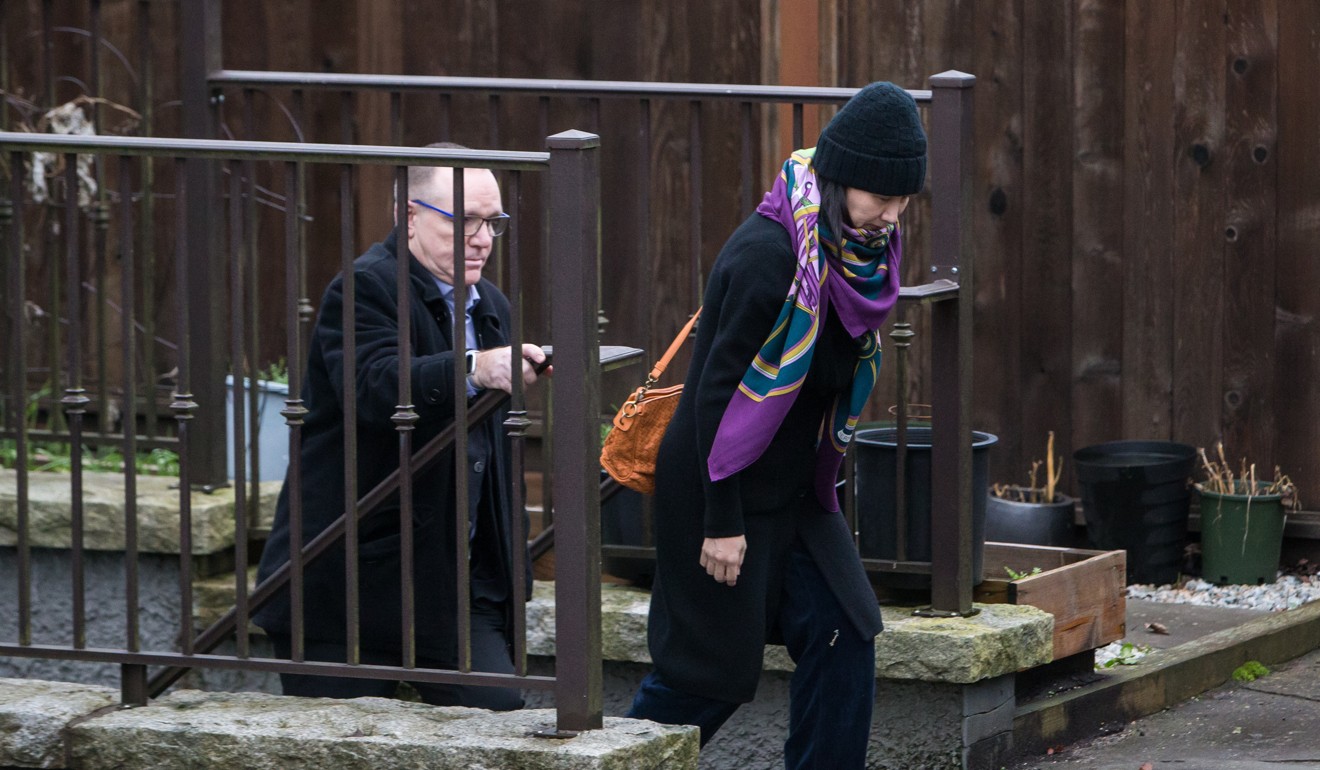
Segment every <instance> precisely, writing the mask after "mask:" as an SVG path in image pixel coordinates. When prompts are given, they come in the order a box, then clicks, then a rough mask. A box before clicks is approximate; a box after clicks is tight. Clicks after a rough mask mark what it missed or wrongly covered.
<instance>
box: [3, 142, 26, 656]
mask: <svg viewBox="0 0 1320 770" xmlns="http://www.w3.org/2000/svg"><path fill="white" fill-rule="evenodd" d="M9 204H10V206H11V207H12V208H11V213H10V217H11V218H10V224H9V258H8V260H7V261H8V265H7V270H6V277H7V280H8V287H7V288H8V289H9V293H10V294H9V302H8V305H9V307H8V313H9V317H10V321H11V323H10V324H9V339H10V341H11V346H12V347H11V351H12V352H11V354H10V356H9V361H10V363H11V367H10V369H9V378H10V386H9V392H10V393H11V394H12V398H13V401H12V402H11V403H12V404H13V409H11V410H10V411H11V412H12V413H13V416H12V419H13V423H14V450H15V457H14V475H15V476H16V481H17V484H16V486H17V487H18V489H17V490H16V491H17V493H18V500H17V511H16V512H15V518H16V524H17V526H18V543H17V547H18V643H19V644H22V645H25V646H26V645H29V644H32V546H31V542H30V533H29V532H28V514H29V509H30V506H31V501H30V500H29V499H28V467H27V466H28V446H27V432H28V425H27V419H26V416H25V410H24V406H25V405H26V404H27V387H26V385H27V383H26V376H27V334H28V324H27V302H26V297H25V294H26V292H25V285H26V281H27V270H25V269H24V268H25V266H26V263H27V255H26V254H24V253H23V153H21V152H11V153H10V154H9Z"/></svg>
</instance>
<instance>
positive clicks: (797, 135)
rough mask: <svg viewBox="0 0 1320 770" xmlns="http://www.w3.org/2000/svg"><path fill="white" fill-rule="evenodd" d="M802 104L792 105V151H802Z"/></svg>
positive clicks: (795, 103)
mask: <svg viewBox="0 0 1320 770" xmlns="http://www.w3.org/2000/svg"><path fill="white" fill-rule="evenodd" d="M802 142H803V137H802V103H801V102H794V103H793V148H792V149H793V151H796V150H800V149H802Z"/></svg>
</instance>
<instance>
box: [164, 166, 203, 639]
mask: <svg viewBox="0 0 1320 770" xmlns="http://www.w3.org/2000/svg"><path fill="white" fill-rule="evenodd" d="M187 173H188V172H187V168H186V167H185V165H184V162H183V159H182V158H175V159H174V216H175V222H174V228H175V229H174V233H175V236H174V237H175V240H174V255H175V268H174V269H175V270H176V271H177V279H178V286H177V290H178V292H179V295H178V303H179V309H178V316H179V322H178V335H179V347H178V351H179V353H178V355H179V360H178V366H179V373H178V376H177V377H175V380H174V383H175V387H174V398H173V400H172V401H171V402H170V411H172V412H174V419H175V421H176V422H177V423H178V426H179V428H178V430H179V623H180V626H179V630H180V638H179V647H180V651H181V652H183V654H185V655H191V654H192V653H193V624H192V613H193V587H192V475H191V473H190V465H191V463H190V462H189V457H188V429H189V426H190V425H191V423H192V418H193V415H192V413H193V412H194V411H195V410H196V409H197V404H196V402H194V401H193V395H192V391H191V390H190V389H189V388H190V387H191V386H190V382H191V373H192V368H191V367H192V360H191V358H190V354H191V343H190V342H189V339H188V302H187V300H186V299H185V297H186V296H187V291H188V260H187V259H185V256H186V255H187V253H188V234H187V231H188V216H187V208H188V207H187V200H186V199H187V196H188V180H187Z"/></svg>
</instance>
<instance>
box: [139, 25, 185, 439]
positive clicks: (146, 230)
mask: <svg viewBox="0 0 1320 770" xmlns="http://www.w3.org/2000/svg"><path fill="white" fill-rule="evenodd" d="M137 17H139V22H137V48H139V59H137V61H139V66H137V78H139V94H137V114H139V115H141V120H140V122H139V133H140V135H141V136H150V135H152V120H153V119H154V107H153V104H152V90H153V85H154V67H153V66H152V52H153V46H152V29H150V18H152V0H139V3H137ZM154 161H156V158H153V157H150V156H143V157H141V158H139V164H140V166H141V168H140V169H139V180H137V188H139V190H140V194H141V202H140V203H139V205H140V207H141V217H139V218H137V222H139V228H137V230H139V235H137V238H139V243H140V244H141V246H140V252H141V256H140V258H139V260H137V263H139V265H141V285H143V292H141V298H140V300H139V301H140V302H141V306H143V312H141V313H140V314H139V324H141V325H143V328H144V330H143V339H145V341H147V345H144V346H143V349H141V357H143V371H144V372H145V375H147V378H148V379H147V383H145V384H147V392H148V399H147V431H145V432H147V436H150V437H152V438H156V437H157V436H158V435H160V425H158V421H160V415H158V411H157V407H156V383H157V380H156V376H157V371H156V345H154V342H153V341H154V339H156V165H154ZM180 342H181V343H182V341H180Z"/></svg>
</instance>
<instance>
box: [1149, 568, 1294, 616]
mask: <svg viewBox="0 0 1320 770" xmlns="http://www.w3.org/2000/svg"><path fill="white" fill-rule="evenodd" d="M1127 597H1128V598H1129V599H1146V600H1148V601H1153V602H1166V603H1168V604H1197V605H1201V606H1206V607H1237V608H1239V609H1248V610H1267V611H1270V612H1281V611H1283V610H1291V609H1296V608H1297V607H1300V606H1302V605H1303V604H1306V603H1307V602H1313V601H1316V600H1320V575H1284V576H1283V577H1280V578H1279V579H1278V580H1276V581H1274V582H1273V583H1268V584H1266V585H1259V586H1217V585H1214V584H1213V583H1207V582H1205V581H1204V580H1197V579H1195V578H1193V579H1190V580H1187V581H1186V582H1184V583H1182V584H1181V585H1163V586H1154V585H1149V584H1141V583H1135V584H1133V585H1130V586H1128V587H1127Z"/></svg>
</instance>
